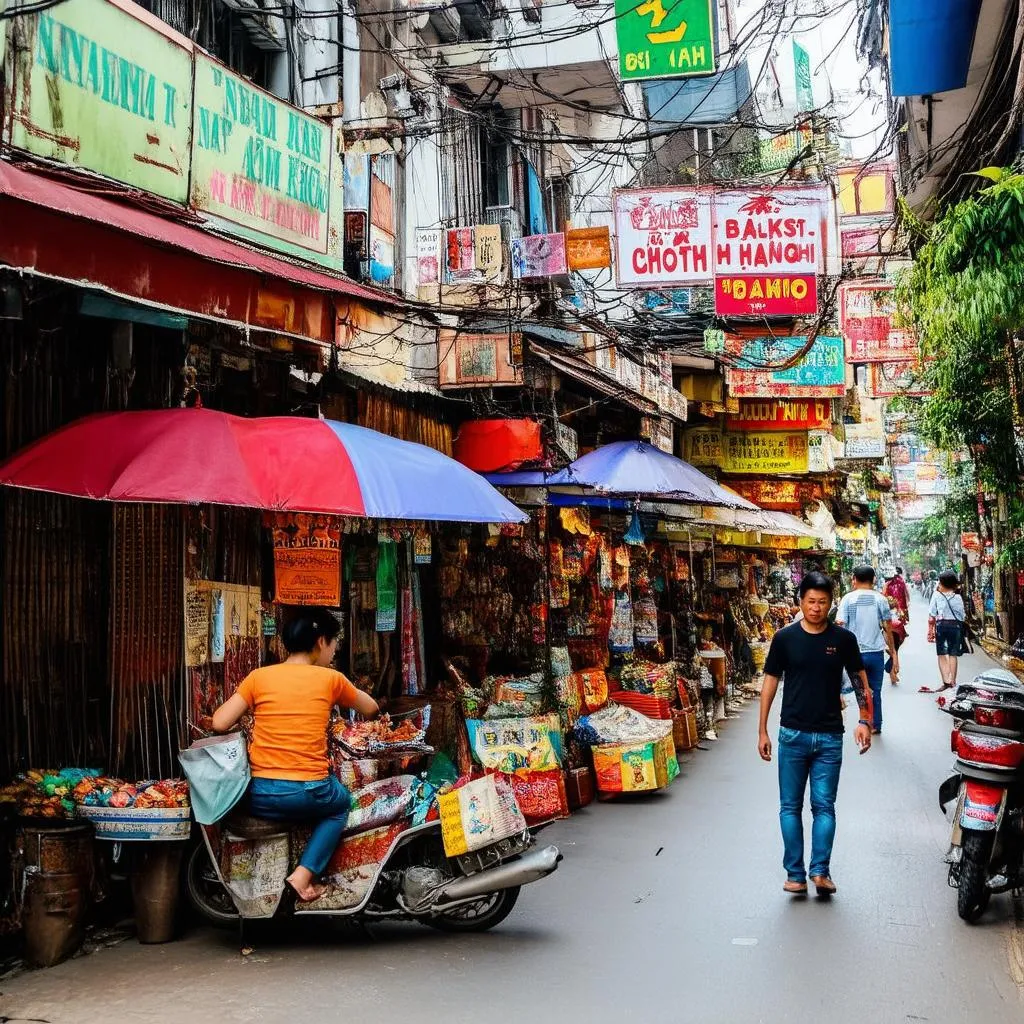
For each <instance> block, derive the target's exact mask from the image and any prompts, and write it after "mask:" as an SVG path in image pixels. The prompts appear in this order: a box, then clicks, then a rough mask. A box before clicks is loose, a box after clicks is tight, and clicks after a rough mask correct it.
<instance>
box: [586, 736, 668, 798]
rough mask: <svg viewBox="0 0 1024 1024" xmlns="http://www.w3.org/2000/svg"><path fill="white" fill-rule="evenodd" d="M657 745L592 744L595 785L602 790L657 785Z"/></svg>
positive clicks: (631, 789)
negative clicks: (655, 762)
mask: <svg viewBox="0 0 1024 1024" xmlns="http://www.w3.org/2000/svg"><path fill="white" fill-rule="evenodd" d="M656 746H657V744H656V743H605V744H601V745H600V746H597V747H594V773H595V774H596V776H597V788H598V789H599V790H600V791H601V792H602V793H641V792H646V791H648V790H652V789H659V788H660V784H659V782H658V775H657V772H656V770H655V766H654V761H655V747H656ZM666 776H667V770H666Z"/></svg>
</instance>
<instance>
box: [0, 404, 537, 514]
mask: <svg viewBox="0 0 1024 1024" xmlns="http://www.w3.org/2000/svg"><path fill="white" fill-rule="evenodd" d="M0 484H8V485H10V486H13V487H25V488H29V489H31V490H38V491H49V492H52V493H56V494H70V495H74V496H76V497H81V498H100V499H107V500H110V501H127V502H142V501H145V502H175V503H181V504H213V505H238V506H242V507H245V508H258V509H267V510H277V511H288V512H321V513H328V514H333V515H349V516H371V517H377V518H383V519H435V520H449V521H455V522H485V523H499V522H522V521H523V520H524V519H525V518H526V516H525V515H524V514H523V513H522V512H521V511H520V510H519V509H517V508H516V507H515V506H514V505H513V504H512V503H511V502H509V501H507V500H506V499H505V498H503V497H502V496H501V495H500V494H499V493H498V492H497V491H496V490H495V489H494V488H493V487H492V486H491V485H490V484H488V483H487V481H485V480H483V479H482V478H481V477H480V476H478V475H477V474H476V473H474V472H473V471H472V470H470V469H467V468H466V467H465V466H462V465H460V464H459V463H458V462H456V461H455V460H454V459H450V458H448V457H447V456H446V455H442V454H441V453H440V452H438V451H435V450H434V449H433V448H427V447H425V446H423V445H419V444H413V443H411V442H409V441H400V440H398V439H397V438H394V437H388V436H387V435H386V434H379V433H377V432H376V431H375V430H367V429H366V428H365V427H357V426H355V425H353V424H351V423H337V422H334V421H333V420H317V419H306V418H302V417H297V416H268V417H262V418H254V419H247V418H245V417H241V416H230V415H228V414H227V413H223V412H215V411H214V410H211V409H159V410H154V411H150V412H119V413H101V414H99V415H96V416H89V417H86V418H85V419H83V420H78V421H77V422H75V423H72V424H71V425H70V426H67V427H64V428H63V429H61V430H58V431H56V432H55V433H53V434H50V435H49V436H48V437H44V438H43V439H42V440H40V441H37V442H36V443H35V444H33V445H30V446H29V447H28V448H26V449H25V450H24V451H22V452H20V453H18V454H16V455H15V456H13V457H12V458H11V459H9V460H8V461H7V462H6V463H4V464H3V465H0Z"/></svg>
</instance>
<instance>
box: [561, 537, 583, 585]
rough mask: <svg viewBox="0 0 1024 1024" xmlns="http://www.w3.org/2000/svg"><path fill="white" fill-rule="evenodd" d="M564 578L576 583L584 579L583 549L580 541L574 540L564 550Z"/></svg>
mask: <svg viewBox="0 0 1024 1024" xmlns="http://www.w3.org/2000/svg"><path fill="white" fill-rule="evenodd" d="M562 576H563V578H564V579H566V580H571V581H574V582H575V581H577V580H581V579H582V578H583V547H582V546H581V545H580V543H579V541H576V540H573V541H571V542H570V543H569V544H566V545H565V548H564V549H563V553H562Z"/></svg>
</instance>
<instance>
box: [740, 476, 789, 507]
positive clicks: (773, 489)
mask: <svg viewBox="0 0 1024 1024" xmlns="http://www.w3.org/2000/svg"><path fill="white" fill-rule="evenodd" d="M729 486H730V487H731V488H732V489H733V490H734V491H735V492H736V493H737V494H739V495H740V497H742V498H746V499H747V501H752V502H753V503H754V504H755V505H758V506H759V507H760V508H765V509H769V510H770V511H772V512H799V511H800V509H801V508H802V507H803V501H802V498H801V488H802V487H803V484H802V483H801V482H800V481H799V480H771V479H766V480H730V481H729Z"/></svg>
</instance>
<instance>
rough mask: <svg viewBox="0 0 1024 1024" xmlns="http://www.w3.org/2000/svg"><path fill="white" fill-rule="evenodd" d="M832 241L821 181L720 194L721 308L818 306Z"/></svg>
mask: <svg viewBox="0 0 1024 1024" xmlns="http://www.w3.org/2000/svg"><path fill="white" fill-rule="evenodd" d="M828 242H829V229H828V189H827V187H826V186H825V185H823V184H822V185H798V186H781V185H780V186H777V187H775V188H771V189H725V190H722V191H720V192H716V193H715V199H714V272H715V278H716V287H715V312H716V313H718V314H719V315H721V316H752V315H753V316H766V315H769V316H801V315H806V314H808V313H815V312H817V309H818V295H817V274H818V273H819V272H821V271H822V270H824V267H825V255H826V249H827V246H828ZM811 282H814V284H813V287H812V285H811ZM739 295H742V296H743V298H742V299H741V298H738V296H739Z"/></svg>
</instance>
